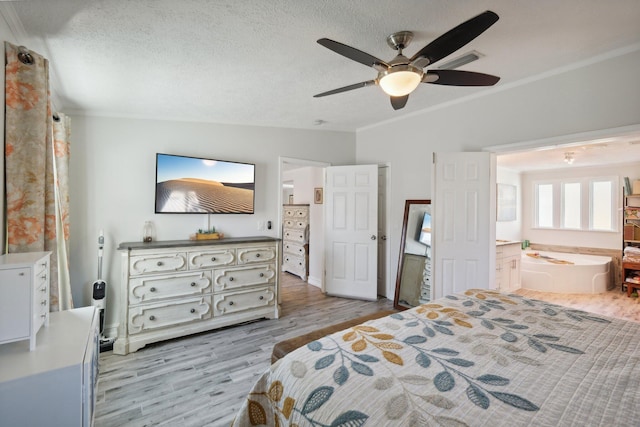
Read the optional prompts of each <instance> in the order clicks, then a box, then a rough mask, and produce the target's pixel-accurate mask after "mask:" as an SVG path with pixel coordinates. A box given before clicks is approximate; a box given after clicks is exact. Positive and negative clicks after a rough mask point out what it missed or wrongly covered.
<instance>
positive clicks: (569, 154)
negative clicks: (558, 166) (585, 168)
mask: <svg viewBox="0 0 640 427" xmlns="http://www.w3.org/2000/svg"><path fill="white" fill-rule="evenodd" d="M574 154H575V153H574V152H573V151H567V152H566V153H564V161H565V163H567V164H570V165H572V164H573V161H574V160H575V158H574V157H573V155H574Z"/></svg>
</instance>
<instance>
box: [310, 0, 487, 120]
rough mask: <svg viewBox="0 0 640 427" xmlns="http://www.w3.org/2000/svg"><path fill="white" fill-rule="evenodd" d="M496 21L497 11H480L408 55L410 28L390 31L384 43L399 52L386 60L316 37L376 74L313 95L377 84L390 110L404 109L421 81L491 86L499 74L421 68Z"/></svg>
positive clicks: (328, 46) (465, 42) (442, 56)
mask: <svg viewBox="0 0 640 427" xmlns="http://www.w3.org/2000/svg"><path fill="white" fill-rule="evenodd" d="M497 20H498V15H497V14H496V13H494V12H492V11H490V10H488V11H486V12H483V13H481V14H480V15H478V16H476V17H474V18H471V19H469V20H468V21H465V22H463V23H462V24H460V25H458V26H457V27H455V28H453V29H451V30H449V31H447V32H446V33H444V34H443V35H441V36H440V37H438V38H437V39H435V40H434V41H432V42H431V43H429V44H427V45H426V46H425V47H423V48H422V49H420V50H419V51H418V52H417V53H416V54H415V55H413V56H412V57H411V58H407V57H406V56H404V55H403V54H402V51H403V50H404V49H405V48H406V47H407V46H408V45H409V42H411V39H412V38H413V33H411V32H410V31H400V32H397V33H393V34H391V35H390V36H389V37H387V44H388V45H389V46H390V47H391V48H392V49H395V50H397V51H398V55H397V56H396V57H395V58H393V59H392V60H391V61H389V62H385V61H383V60H381V59H378V58H376V57H375V56H372V55H369V54H368V53H365V52H362V51H361V50H358V49H356V48H353V47H351V46H347V45H345V44H342V43H339V42H337V41H334V40H330V39H326V38H322V39H320V40H318V43H319V44H321V45H322V46H324V47H326V48H327V49H331V50H332V51H334V52H336V53H338V54H340V55H342V56H345V57H347V58H349V59H351V60H353V61H356V62H359V63H361V64H364V65H366V66H368V67H372V68H373V69H375V70H376V71H378V76H377V77H376V78H375V79H374V80H367V81H365V82H360V83H355V84H352V85H349V86H344V87H341V88H338V89H333V90H330V91H327V92H322V93H319V94H317V95H314V98H320V97H323V96H327V95H334V94H336V93H341V92H346V91H349V90H353V89H359V88H361V87H366V86H373V85H376V86H380V87H381V88H382V90H383V91H384V92H385V93H387V94H388V95H389V96H390V97H391V106H392V107H393V109H394V110H399V109H401V108H404V106H405V105H406V104H407V100H408V99H409V94H410V93H411V92H413V91H414V90H415V89H416V88H417V87H418V85H419V84H420V83H432V84H437V85H448V86H493V85H494V84H496V83H497V82H498V80H500V77H497V76H492V75H490V74H483V73H476V72H473V71H462V70H447V69H440V70H424V67H426V66H428V65H432V64H434V63H435V62H437V61H439V60H441V59H442V58H444V57H446V56H448V55H450V54H451V53H453V52H455V51H456V50H458V49H460V48H461V47H462V46H464V45H466V44H467V43H469V42H470V41H471V40H473V39H475V38H476V37H478V36H479V35H480V34H482V33H483V32H484V31H486V30H487V29H488V28H489V27H490V26H492V25H493V24H494V23H495V22H496V21H497Z"/></svg>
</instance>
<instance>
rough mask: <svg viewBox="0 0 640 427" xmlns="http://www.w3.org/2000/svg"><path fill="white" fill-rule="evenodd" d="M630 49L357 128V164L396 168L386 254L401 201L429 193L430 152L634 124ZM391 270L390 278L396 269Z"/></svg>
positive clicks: (639, 117)
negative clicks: (460, 99)
mask: <svg viewBox="0 0 640 427" xmlns="http://www.w3.org/2000/svg"><path fill="white" fill-rule="evenodd" d="M634 49H635V50H632V51H631V52H627V53H624V52H623V53H620V54H619V55H618V56H615V57H611V58H608V59H604V60H600V61H599V62H594V63H590V64H588V65H584V66H582V67H580V68H576V69H572V70H569V71H565V72H562V73H559V74H555V75H549V76H548V77H546V78H542V79H539V80H534V81H529V82H525V83H523V84H520V85H505V86H501V85H500V84H498V85H497V86H495V87H494V88H491V89H487V90H486V92H485V93H486V95H485V96H477V97H470V99H468V100H467V101H466V102H456V103H451V104H450V105H446V106H442V107H440V108H435V109H433V110H427V111H424V112H419V113H418V112H416V113H415V114H413V115H410V116H409V117H407V118H405V119H398V120H394V121H390V122H386V123H382V124H380V125H377V126H371V127H368V128H365V129H360V130H358V132H357V136H356V159H357V162H358V163H384V162H388V163H389V164H390V165H391V168H392V170H393V171H394V173H393V174H392V176H391V182H390V195H389V196H390V197H389V199H388V200H389V203H390V204H391V206H390V217H389V218H388V221H389V231H390V233H389V239H390V251H391V252H390V253H389V257H390V258H391V259H397V257H398V250H399V245H400V234H401V228H402V215H403V209H404V201H405V200H406V199H431V198H432V197H431V195H432V190H431V173H432V166H431V164H432V160H431V159H432V153H433V152H437V151H449V152H451V151H480V150H482V149H483V148H484V147H491V146H495V145H501V144H511V143H516V142H523V141H533V140H541V139H545V138H551V137H554V136H560V135H570V134H575V133H581V132H588V131H595V130H601V129H612V128H617V127H622V126H631V125H637V124H639V123H640V85H639V84H638V76H639V75H640V49H639V48H638V47H635V48H634ZM425 86H426V87H420V88H419V89H420V90H427V91H428V90H429V86H430V85H425ZM451 89H452V90H457V88H451ZM407 108H411V100H409V104H408V105H407ZM525 238H526V237H525ZM392 269H393V271H392V272H391V277H395V276H396V270H397V266H394V265H392Z"/></svg>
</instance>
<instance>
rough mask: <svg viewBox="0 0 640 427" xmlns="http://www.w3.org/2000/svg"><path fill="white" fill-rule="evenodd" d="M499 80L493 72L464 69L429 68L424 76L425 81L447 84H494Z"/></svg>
mask: <svg viewBox="0 0 640 427" xmlns="http://www.w3.org/2000/svg"><path fill="white" fill-rule="evenodd" d="M499 80H500V77H498V76H492V75H491V74H483V73H476V72H474V71H462V70H429V71H427V72H426V73H425V75H424V77H423V78H422V81H423V83H433V84H436V85H447V86H493V85H494V84H496V83H498V81H499Z"/></svg>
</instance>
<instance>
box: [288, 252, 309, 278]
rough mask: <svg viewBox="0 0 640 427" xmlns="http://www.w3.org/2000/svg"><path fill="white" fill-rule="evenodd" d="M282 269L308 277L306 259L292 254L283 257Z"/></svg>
mask: <svg viewBox="0 0 640 427" xmlns="http://www.w3.org/2000/svg"><path fill="white" fill-rule="evenodd" d="M282 269H283V270H286V271H289V272H291V273H295V274H298V275H300V274H302V275H306V274H307V263H306V258H305V257H299V256H296V255H291V254H284V256H283V257H282Z"/></svg>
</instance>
